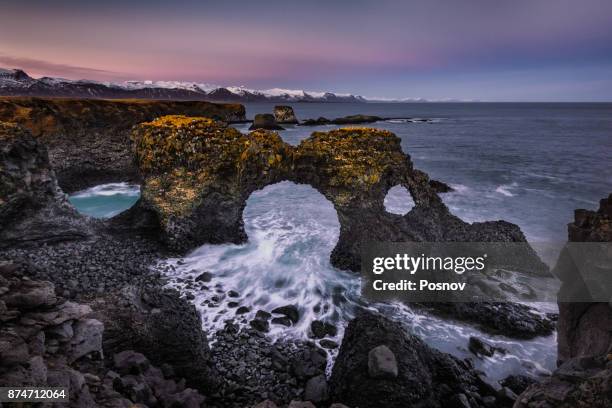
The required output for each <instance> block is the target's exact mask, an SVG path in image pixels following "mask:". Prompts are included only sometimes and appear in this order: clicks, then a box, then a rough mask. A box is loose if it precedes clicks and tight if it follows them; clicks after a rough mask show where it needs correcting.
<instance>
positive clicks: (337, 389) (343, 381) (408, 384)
mask: <svg viewBox="0 0 612 408" xmlns="http://www.w3.org/2000/svg"><path fill="white" fill-rule="evenodd" d="M381 346H382V347H381ZM377 348H379V350H384V348H387V349H388V350H389V351H390V352H391V353H392V354H393V356H394V357H395V359H396V366H395V367H394V364H392V363H391V362H388V361H387V363H385V367H387V368H386V369H385V370H382V371H379V370H375V372H376V373H378V372H383V373H385V375H380V376H378V375H376V376H372V373H371V371H372V370H371V369H370V368H369V367H370V366H371V365H372V364H371V363H370V361H371V358H370V356H371V353H372V350H376V349H377ZM380 354H381V356H382V357H384V356H385V355H387V354H388V352H387V351H386V350H385V352H384V353H383V352H381V353H380ZM381 356H379V357H381ZM382 357H381V358H382ZM395 370H397V371H395ZM396 372H397V375H394V374H395V373H396ZM479 387H480V385H479V381H478V379H477V375H476V373H475V372H473V371H471V370H470V369H469V368H467V366H466V365H465V364H464V363H463V362H461V361H460V360H457V359H456V358H454V357H452V356H450V355H448V354H444V353H441V352H439V351H437V350H435V349H432V348H430V347H429V346H427V345H426V344H425V343H424V342H423V341H422V340H420V339H419V338H418V337H416V336H413V335H411V334H408V333H407V331H406V328H404V327H403V326H401V325H400V324H399V323H396V322H392V321H390V320H388V319H386V318H384V317H382V316H379V315H374V314H371V313H369V312H366V313H362V314H361V315H359V316H358V317H356V318H355V319H354V320H353V321H351V322H350V323H349V325H348V327H347V329H346V332H345V335H344V339H343V341H342V346H341V347H340V352H339V354H338V357H337V359H336V362H335V364H334V367H333V370H332V375H331V378H330V391H331V400H332V401H337V402H342V403H343V404H346V405H348V406H359V407H362V408H368V407H382V406H384V407H432V408H434V407H445V406H448V405H447V402H448V400H449V399H450V398H451V397H452V396H453V395H455V394H460V393H467V392H468V391H471V390H474V391H477V392H480V393H481V395H486V393H487V392H488V391H487V389H486V387H480V388H482V389H480V388H479ZM473 406H477V405H476V404H474V405H473Z"/></svg>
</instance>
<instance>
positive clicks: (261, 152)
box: [132, 116, 293, 250]
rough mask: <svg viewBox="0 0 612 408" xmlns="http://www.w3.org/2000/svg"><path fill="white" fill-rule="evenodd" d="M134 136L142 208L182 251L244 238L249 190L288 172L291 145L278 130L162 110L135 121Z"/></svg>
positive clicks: (163, 234)
mask: <svg viewBox="0 0 612 408" xmlns="http://www.w3.org/2000/svg"><path fill="white" fill-rule="evenodd" d="M132 140H133V146H134V153H135V156H136V160H137V163H138V166H139V168H140V171H141V174H142V176H143V178H144V183H143V186H142V190H141V191H142V198H141V201H140V204H138V206H139V207H140V208H142V209H144V210H145V211H151V212H153V213H154V214H155V215H156V216H157V217H158V219H159V223H160V226H161V233H162V239H163V240H164V242H165V243H166V244H167V245H168V246H170V247H171V248H173V249H177V250H188V249H191V248H194V247H197V246H199V245H201V244H203V243H222V242H235V243H240V242H244V241H245V240H246V234H245V232H244V224H243V221H242V212H243V210H244V207H245V206H246V200H247V199H248V197H249V195H250V194H251V193H252V192H253V191H255V190H258V189H261V188H263V187H265V186H266V185H268V184H273V183H276V182H279V181H281V180H285V179H287V178H288V177H289V174H290V170H291V157H292V151H293V148H292V147H291V146H289V145H287V144H286V143H284V142H283V141H282V139H281V138H280V136H279V135H278V134H276V133H271V132H268V131H265V130H257V131H254V132H251V133H250V134H248V135H244V134H242V133H240V132H239V131H237V130H236V129H233V128H230V127H228V126H227V124H226V123H224V122H218V121H215V120H212V119H206V118H188V117H185V116H165V117H162V118H160V119H157V120H155V121H152V122H146V123H142V124H140V125H139V126H137V127H136V128H135V130H134V132H133V135H132Z"/></svg>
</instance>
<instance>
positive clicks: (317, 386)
mask: <svg viewBox="0 0 612 408" xmlns="http://www.w3.org/2000/svg"><path fill="white" fill-rule="evenodd" d="M304 399H305V400H307V401H312V402H314V403H315V404H320V403H321V402H324V401H327V400H328V399H329V394H328V390H327V379H326V378H325V375H324V374H319V375H317V376H315V377H312V378H311V379H309V380H308V381H306V386H305V387H304Z"/></svg>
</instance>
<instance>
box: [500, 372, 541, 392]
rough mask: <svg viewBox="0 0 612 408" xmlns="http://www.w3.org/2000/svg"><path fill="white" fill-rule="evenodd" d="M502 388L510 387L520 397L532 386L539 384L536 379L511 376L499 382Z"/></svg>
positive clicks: (524, 376)
mask: <svg viewBox="0 0 612 408" xmlns="http://www.w3.org/2000/svg"><path fill="white" fill-rule="evenodd" d="M499 383H500V384H501V385H502V387H508V388H509V389H510V390H512V392H514V393H515V394H517V395H519V394H520V393H522V392H523V391H525V390H526V389H527V388H528V387H529V386H530V385H532V384H537V383H538V381H537V380H536V379H535V378H532V377H527V376H526V375H520V374H518V375H509V376H508V377H506V378H504V379H503V380H501V381H500V382H499Z"/></svg>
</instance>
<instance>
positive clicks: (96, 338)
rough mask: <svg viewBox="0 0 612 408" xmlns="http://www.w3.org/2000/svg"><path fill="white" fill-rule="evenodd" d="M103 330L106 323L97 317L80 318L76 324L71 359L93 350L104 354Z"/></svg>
mask: <svg viewBox="0 0 612 408" xmlns="http://www.w3.org/2000/svg"><path fill="white" fill-rule="evenodd" d="M102 332H104V325H103V324H102V322H100V321H99V320H96V319H86V320H80V321H78V322H77V323H76V324H75V325H74V337H73V338H72V340H71V342H70V343H71V345H72V349H71V353H70V357H69V361H70V362H73V361H75V360H78V359H79V358H81V357H83V356H85V355H87V354H89V353H93V352H98V353H100V355H101V354H102Z"/></svg>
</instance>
